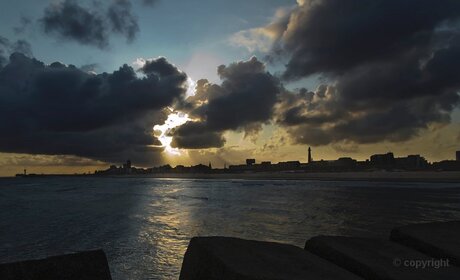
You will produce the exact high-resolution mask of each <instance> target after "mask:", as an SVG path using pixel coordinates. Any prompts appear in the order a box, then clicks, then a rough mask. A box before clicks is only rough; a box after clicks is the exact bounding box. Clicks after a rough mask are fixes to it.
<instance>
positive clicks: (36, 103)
mask: <svg viewBox="0 0 460 280" xmlns="http://www.w3.org/2000/svg"><path fill="white" fill-rule="evenodd" d="M0 18H1V25H0V119H1V122H0V176H11V175H14V174H16V173H20V172H22V171H23V169H27V170H28V172H29V173H32V172H33V173H81V172H93V171H94V170H96V169H105V168H106V167H107V166H109V165H110V164H117V165H118V164H121V163H122V162H124V161H126V160H127V159H130V160H131V161H132V162H133V164H134V165H135V166H141V167H151V166H159V165H163V164H168V163H169V164H171V165H173V166H174V165H178V164H184V165H192V164H199V163H203V164H208V163H209V162H211V163H212V165H213V166H214V167H223V166H224V165H225V164H226V165H229V164H236V163H241V162H243V161H244V160H245V159H246V158H256V160H257V161H258V162H260V161H272V162H279V161H286V160H299V161H301V162H305V161H306V160H307V148H308V147H309V146H311V147H312V150H313V158H314V159H315V160H319V159H335V158H338V157H344V156H347V157H353V158H356V159H358V160H365V159H367V158H369V156H370V155H372V154H376V153H386V152H389V151H391V152H393V153H394V154H395V155H396V156H406V155H409V154H421V155H422V156H424V157H426V158H427V159H428V160H429V161H439V160H443V159H453V158H454V156H455V151H456V150H460V145H459V144H458V143H459V142H460V110H459V102H460V96H459V89H460V77H459V75H460V74H459V72H458V61H460V33H459V32H460V27H459V20H460V3H459V2H458V1H455V0H446V1H445V3H444V4H443V5H439V4H437V3H436V1H434V0H417V1H416V0H404V1H400V0H385V1H384V0H372V1H366V2H362V1H358V0H350V1H341V0H297V1H294V0H293V1H288V0H251V1H243V0H236V1H223V0H206V1H205V0H197V1H185V0H182V1H178V0H177V1H176V0H168V1H166V0H107V1H100V0H89V1H74V0H49V1H48V0H38V1H37V0H35V1H30V0H29V1H26V0H16V1H2V2H0Z"/></svg>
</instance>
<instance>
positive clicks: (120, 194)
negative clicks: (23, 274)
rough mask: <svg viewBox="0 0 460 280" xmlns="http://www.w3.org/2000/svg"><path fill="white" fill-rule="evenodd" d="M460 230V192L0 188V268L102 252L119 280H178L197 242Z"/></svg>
mask: <svg viewBox="0 0 460 280" xmlns="http://www.w3.org/2000/svg"><path fill="white" fill-rule="evenodd" d="M447 220H460V184H458V183H457V184H456V183H404V182H400V183H398V182H366V181H306V180H299V181H296V180H207V179H206V180H198V179H157V178H105V177H102V178H92V177H55V178H53V177H44V178H10V179H0V263H6V262H14V261H19V260H27V259H37V258H44V257H47V256H53V255H60V254H66V253H72V252H78V251H84V250H91V249H98V248H102V249H103V250H104V251H105V253H106V254H107V258H108V261H109V265H110V270H111V274H112V277H113V279H114V280H125V279H133V280H134V279H161V280H166V279H168V280H169V279H178V277H179V273H180V268H181V264H182V258H183V256H184V253H185V250H186V248H187V245H188V243H189V241H190V238H191V237H193V236H233V237H240V238H246V239H254V240H263V241H276V242H282V243H287V244H292V245H295V246H299V247H303V246H304V244H305V241H306V240H307V239H309V238H311V237H313V236H316V235H348V236H364V237H375V238H388V236H389V234H390V231H391V229H392V228H393V227H396V226H401V225H405V224H409V223H418V222H432V221H447Z"/></svg>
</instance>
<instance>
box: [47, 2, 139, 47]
mask: <svg viewBox="0 0 460 280" xmlns="http://www.w3.org/2000/svg"><path fill="white" fill-rule="evenodd" d="M95 3H96V4H97V5H96V6H98V9H96V8H95V9H90V8H87V7H83V6H81V5H79V4H78V2H77V1H75V0H64V1H63V2H59V3H52V4H50V5H49V6H48V7H47V8H46V9H45V14H44V16H43V18H41V19H40V22H41V24H42V25H43V27H44V30H45V33H47V34H50V35H56V36H58V37H60V38H61V39H68V40H75V41H77V42H79V43H81V44H84V45H93V46H97V47H99V48H105V47H107V46H108V45H109V38H110V36H111V33H112V32H113V33H116V34H120V35H122V36H124V37H126V39H127V40H128V42H131V41H132V40H134V38H135V36H136V34H137V32H138V31H139V26H138V23H137V19H136V17H135V16H134V15H133V14H132V7H131V2H130V1H128V0H113V1H111V4H110V5H109V6H108V8H107V12H106V13H102V12H100V10H101V9H103V8H104V7H103V6H102V4H101V3H99V2H95Z"/></svg>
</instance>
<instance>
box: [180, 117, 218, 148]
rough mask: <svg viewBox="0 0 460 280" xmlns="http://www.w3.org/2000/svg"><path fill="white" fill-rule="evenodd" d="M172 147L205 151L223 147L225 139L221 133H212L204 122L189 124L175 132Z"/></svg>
mask: <svg viewBox="0 0 460 280" xmlns="http://www.w3.org/2000/svg"><path fill="white" fill-rule="evenodd" d="M173 136H174V137H173V141H172V142H171V146H172V147H180V148H185V149H205V148H217V147H222V146H224V144H225V139H224V137H223V135H222V133H221V132H220V131H217V132H216V131H212V130H209V128H208V127H206V124H205V123H202V122H187V123H185V124H184V125H182V126H180V127H179V128H178V129H176V130H175V132H174V134H173Z"/></svg>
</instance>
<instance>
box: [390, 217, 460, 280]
mask: <svg viewBox="0 0 460 280" xmlns="http://www.w3.org/2000/svg"><path fill="white" fill-rule="evenodd" d="M390 239H391V240H392V241H394V242H398V243H400V244H403V245H405V246H408V247H412V248H414V249H417V250H419V251H420V252H423V253H425V254H427V255H430V256H433V257H436V258H448V259H449V260H450V262H451V263H452V264H453V265H456V266H460V221H452V222H436V223H425V224H414V225H407V226H402V227H399V228H395V229H393V230H392V231H391V237H390ZM459 279H460V277H459Z"/></svg>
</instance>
